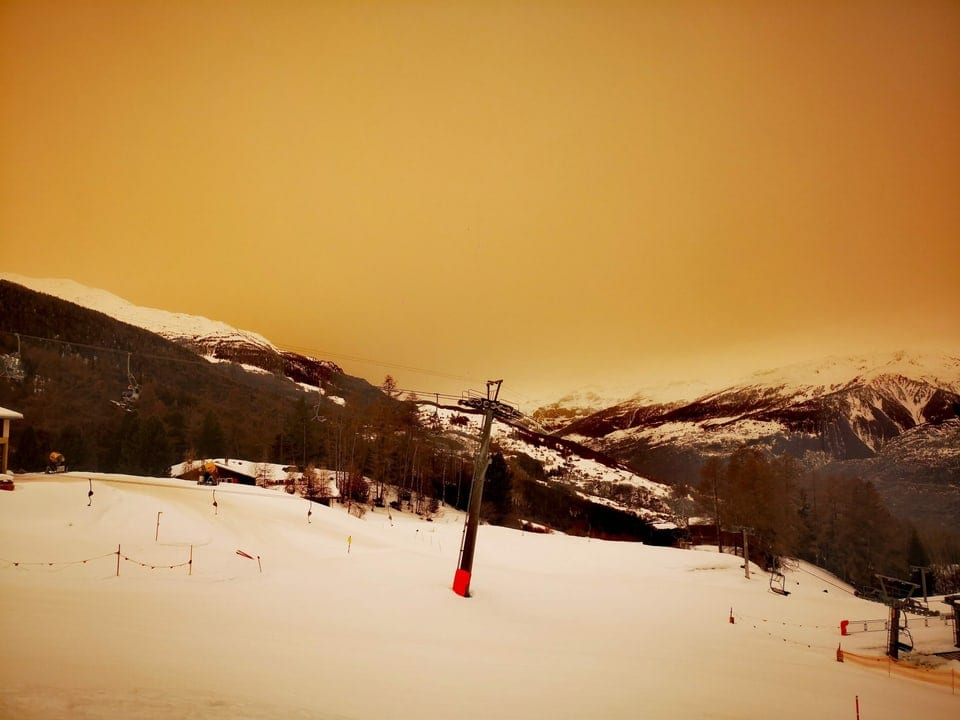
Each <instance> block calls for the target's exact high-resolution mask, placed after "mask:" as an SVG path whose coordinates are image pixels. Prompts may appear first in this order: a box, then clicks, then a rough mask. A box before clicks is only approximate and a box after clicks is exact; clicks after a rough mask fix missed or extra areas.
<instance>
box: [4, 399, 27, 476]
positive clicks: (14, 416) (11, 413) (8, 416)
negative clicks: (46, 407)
mask: <svg viewBox="0 0 960 720" xmlns="http://www.w3.org/2000/svg"><path fill="white" fill-rule="evenodd" d="M0 420H2V421H3V433H2V436H0V475H6V473H7V460H8V458H9V452H10V421H11V420H23V415H21V414H20V413H18V412H17V411H16V410H8V409H7V408H5V407H0Z"/></svg>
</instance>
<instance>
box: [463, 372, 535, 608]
mask: <svg viewBox="0 0 960 720" xmlns="http://www.w3.org/2000/svg"><path fill="white" fill-rule="evenodd" d="M501 383H503V380H487V396H486V397H481V396H479V395H476V394H470V395H468V396H467V397H466V398H462V399H461V400H460V401H459V402H460V405H463V406H464V407H470V408H474V409H476V410H482V411H483V431H482V433H481V440H480V449H479V451H478V452H477V459H476V461H475V463H474V466H473V481H472V483H471V484H470V505H469V507H468V509H467V518H466V521H465V522H464V527H463V539H462V541H461V543H460V562H459V565H458V567H457V572H456V573H455V574H454V576H453V591H454V592H455V593H456V594H457V595H460V596H462V597H470V577H471V575H472V573H473V552H474V550H475V549H476V546H477V527H478V526H479V525H480V504H481V502H482V501H483V479H484V476H485V475H486V473H487V464H488V463H489V457H488V456H489V453H490V431H491V429H492V428H493V418H494V416H498V417H501V418H504V419H515V418H519V417H520V412H519V411H518V410H517V409H516V408H514V407H512V406H510V405H508V404H507V403H503V402H499V401H498V400H497V398H498V397H499V395H500V385H501Z"/></svg>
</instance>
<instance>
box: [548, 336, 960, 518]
mask: <svg viewBox="0 0 960 720" xmlns="http://www.w3.org/2000/svg"><path fill="white" fill-rule="evenodd" d="M958 408H960V357H957V356H954V355H947V354H943V355H932V354H926V355H921V354H910V353H905V352H898V353H892V354H889V355H877V356H856V357H849V358H829V359H826V360H824V361H822V362H818V363H810V364H803V365H795V366H792V367H785V368H778V369H775V370H770V371H764V372H760V373H755V374H754V375H752V376H750V377H748V378H747V379H746V380H745V381H744V382H743V383H742V384H738V385H734V386H732V387H728V388H725V389H723V390H720V391H718V392H714V393H709V394H706V395H703V396H701V397H699V398H697V399H696V400H693V401H691V402H674V403H649V402H647V401H645V400H644V399H642V398H640V399H634V400H630V401H627V402H623V403H620V404H617V405H614V406H612V407H610V408H607V409H605V410H602V411H600V412H597V413H594V414H592V415H590V416H588V417H585V418H582V419H579V420H577V421H575V422H572V423H570V424H569V425H567V426H566V427H565V428H564V429H563V430H562V431H561V432H560V433H559V434H561V435H562V436H564V437H568V438H570V439H573V440H576V441H578V442H581V443H584V444H586V445H588V446H589V447H592V448H594V449H596V450H598V451H602V452H604V453H607V454H609V455H611V456H612V457H615V458H617V459H619V460H620V461H622V462H624V463H626V464H628V465H629V466H630V467H631V468H632V469H634V470H636V471H638V472H641V473H643V474H645V475H648V476H650V477H653V478H655V479H659V480H665V481H671V482H678V481H682V482H696V481H697V479H698V472H699V466H700V464H701V462H702V460H703V458H704V457H706V456H708V455H716V454H726V453H729V452H731V451H732V450H734V449H735V448H737V447H739V446H741V445H743V444H754V445H760V446H762V447H765V448H767V449H769V450H770V451H771V452H773V453H775V454H789V455H793V456H795V457H797V458H800V459H801V460H803V461H804V462H805V463H807V464H808V465H809V466H822V465H827V464H830V463H844V462H851V461H873V460H875V459H877V458H879V457H881V455H882V454H883V452H884V450H885V448H887V447H888V446H890V445H891V443H893V442H894V441H897V442H898V443H900V444H901V445H909V446H911V447H912V446H913V445H915V444H919V445H922V446H926V445H929V443H925V442H924V439H923V438H931V437H934V436H933V435H930V434H929V433H926V432H925V429H926V428H928V427H929V426H931V425H933V426H939V425H942V424H943V423H946V422H950V421H951V420H953V419H954V418H956V417H957V414H958ZM936 437H939V435H936ZM911 439H914V442H913V443H911ZM884 457H887V460H888V470H889V464H890V463H892V462H894V461H893V460H892V459H891V458H890V457H889V454H887V455H885V456H884ZM903 457H906V456H903ZM910 457H911V458H912V457H916V453H913V454H912V455H910ZM924 457H925V461H924V465H923V467H924V468H926V472H928V473H930V474H935V475H938V476H942V472H941V470H942V468H940V461H941V460H943V461H945V462H950V454H949V453H946V452H945V451H944V450H943V448H942V443H940V450H937V451H934V450H933V449H931V450H930V452H928V453H926V454H925V455H924ZM894 464H895V465H898V466H899V467H902V469H903V471H904V472H906V471H908V470H909V471H910V474H912V475H916V473H915V472H914V471H913V469H912V468H911V465H910V461H908V460H903V461H902V462H900V463H899V464H897V463H894ZM857 467H858V469H859V470H861V471H862V470H863V469H864V468H863V466H862V465H859V466H857ZM888 475H889V476H890V477H895V476H896V475H897V473H896V472H894V473H889V472H888ZM952 477H953V482H954V484H956V485H957V486H958V487H960V475H954V476H952ZM951 507H952V506H951ZM958 509H960V508H958ZM951 512H952V510H951Z"/></svg>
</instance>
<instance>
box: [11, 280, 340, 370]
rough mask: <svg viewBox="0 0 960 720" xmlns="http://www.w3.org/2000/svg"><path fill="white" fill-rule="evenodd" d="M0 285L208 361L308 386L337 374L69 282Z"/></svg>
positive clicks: (325, 364) (228, 332)
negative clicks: (111, 321) (48, 298)
mask: <svg viewBox="0 0 960 720" xmlns="http://www.w3.org/2000/svg"><path fill="white" fill-rule="evenodd" d="M0 280H7V281H8V282H11V283H15V284H17V285H22V286H23V287H26V288H29V289H31V290H34V291H36V292H41V293H44V294H46V295H52V296H53V297H57V298H60V299H62V300H66V301H68V302H72V303H74V304H76V305H79V306H81V307H85V308H88V309H90V310H96V311H97V312H101V313H103V314H104V315H108V316H110V317H112V318H115V319H117V320H120V321H121V322H125V323H127V324H128V325H133V326H135V327H139V328H143V329H144V330H149V331H150V332H153V333H156V334H157V335H160V336H161V337H164V338H166V339H168V340H171V341H173V342H175V343H177V344H178V345H182V346H184V347H187V348H189V349H190V350H192V351H193V352H195V353H196V354H198V355H200V356H201V357H204V358H206V359H208V360H210V361H211V362H218V361H222V360H229V361H232V362H238V363H241V364H244V365H248V366H252V367H256V368H260V369H262V370H266V371H269V372H272V373H277V374H283V375H287V376H288V377H290V378H291V379H293V380H295V381H297V382H305V383H309V384H311V385H314V386H316V385H322V383H323V381H324V380H326V379H328V378H329V376H330V375H340V374H342V372H343V371H342V370H341V369H340V367H339V366H337V365H336V363H333V362H331V361H329V360H317V359H315V358H310V357H307V356H304V355H300V354H299V353H293V352H289V351H285V350H281V349H280V348H278V347H277V346H275V345H274V344H273V343H271V342H270V341H269V340H267V338H265V337H264V336H263V335H260V334H259V333H255V332H251V331H249V330H239V329H237V328H235V327H233V326H232V325H228V324H227V323H224V322H220V321H219V320H211V319H209V318H206V317H203V316H200V315H188V314H186V313H175V312H169V311H167V310H161V309H158V308H148V307H141V306H139V305H134V304H133V303H131V302H129V301H127V300H124V299H123V298H121V297H118V296H117V295H114V294H113V293H110V292H107V291H106V290H99V289H96V288H91V287H88V286H86V285H83V284H81V283H78V282H76V281H74V280H69V279H64V278H30V277H26V276H23V275H18V274H16V273H0Z"/></svg>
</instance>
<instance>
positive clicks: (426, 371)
mask: <svg viewBox="0 0 960 720" xmlns="http://www.w3.org/2000/svg"><path fill="white" fill-rule="evenodd" d="M274 344H275V345H276V346H277V347H278V348H281V349H287V350H293V351H295V352H302V353H308V354H309V355H310V356H312V357H334V358H341V359H343V360H351V361H353V362H360V363H367V364H370V365H378V366H380V367H385V368H393V369H395V370H407V371H409V372H415V373H420V374H422V375H432V376H434V377H440V378H446V379H447V380H463V381H464V382H479V381H478V380H477V379H476V378H471V377H467V376H466V375H456V374H454V373H449V372H444V371H442V370H433V369H431V368H422V367H417V366H415V365H404V364H402V363H395V362H389V361H386V360H375V359H373V358H365V357H360V356H359V355H346V354H344V353H336V352H330V351H329V350H320V349H317V348H307V347H301V346H297V345H289V344H286V343H284V344H282V345H281V344H277V343H274ZM431 394H434V393H431Z"/></svg>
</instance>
